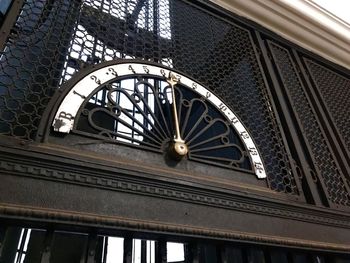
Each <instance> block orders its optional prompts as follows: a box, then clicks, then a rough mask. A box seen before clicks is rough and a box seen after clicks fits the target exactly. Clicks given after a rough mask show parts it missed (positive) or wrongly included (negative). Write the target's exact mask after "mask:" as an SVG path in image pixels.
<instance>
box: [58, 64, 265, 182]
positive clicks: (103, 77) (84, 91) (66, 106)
mask: <svg viewBox="0 0 350 263" xmlns="http://www.w3.org/2000/svg"><path fill="white" fill-rule="evenodd" d="M112 71H113V72H116V73H117V74H115V75H114V74H110V72H112ZM170 72H173V70H170V69H167V68H165V67H162V66H160V65H157V66H156V65H154V64H151V63H150V64H147V63H146V62H145V63H138V62H133V61H124V62H117V63H116V64H111V63H108V64H107V65H106V66H103V65H101V66H98V67H97V69H96V70H95V71H92V72H90V73H88V74H87V75H86V76H84V77H83V78H81V79H80V80H79V81H77V82H76V83H75V85H73V86H72V87H71V88H70V90H69V91H68V92H67V94H66V96H65V97H64V98H63V100H62V103H61V104H60V105H59V107H58V110H57V111H56V113H55V118H54V121H53V123H52V126H53V127H54V130H55V131H58V132H63V133H69V132H70V131H71V130H72V129H73V124H74V122H75V121H76V119H77V113H78V111H79V108H80V107H81V105H82V104H83V103H84V101H85V100H86V98H88V97H89V96H90V95H91V93H92V92H93V91H95V90H96V89H97V88H98V87H100V86H103V85H104V84H105V83H107V82H110V81H112V80H117V79H122V78H126V77H133V76H136V75H143V76H145V78H158V79H163V80H164V76H166V75H169V73H170ZM179 85H181V86H184V87H187V88H188V89H190V90H192V91H193V92H195V93H196V94H198V95H199V96H202V97H203V98H204V99H206V101H207V102H208V103H210V104H211V105H213V106H214V107H216V108H217V109H218V110H219V111H220V112H221V114H222V115H224V116H225V118H226V119H227V120H229V121H230V123H231V125H232V127H233V128H234V130H235V131H236V133H237V134H238V136H239V138H240V140H241V141H242V143H243V145H244V147H245V148H246V149H251V148H252V149H254V150H256V153H257V154H255V155H252V154H251V153H250V152H249V151H247V152H248V153H249V154H248V155H249V159H250V161H251V163H252V169H253V170H254V171H255V174H256V175H257V177H258V178H266V172H265V168H264V165H263V161H262V159H261V157H260V154H259V152H258V150H257V147H256V146H255V144H254V142H253V140H252V138H251V137H250V135H249V133H248V131H247V130H246V128H245V127H244V125H243V123H242V122H241V121H240V120H239V118H238V117H237V116H236V114H234V113H233V112H232V111H231V110H230V109H229V108H228V106H227V105H226V104H224V103H223V102H222V101H221V100H220V99H219V98H218V97H217V96H216V95H214V94H213V93H212V92H211V91H209V90H207V89H205V88H204V87H203V86H202V85H200V84H198V83H197V82H195V81H193V80H191V79H190V78H187V77H186V76H183V75H181V79H180V82H179ZM154 94H155V95H156V93H154ZM157 98H158V96H157ZM156 101H157V103H159V104H158V107H159V110H160V111H162V106H161V102H160V101H159V100H158V99H157V100H156ZM140 112H142V110H141V111H140ZM150 112H151V113H152V112H153V111H152V110H150ZM163 117H164V119H165V116H164V113H163ZM203 117H204V116H203ZM185 118H186V117H185ZM155 120H157V118H156V116H155ZM187 122H188V119H187ZM150 123H152V122H150ZM163 123H164V124H167V121H163ZM186 125H187V124H186ZM159 127H162V125H161V124H159ZM192 132H193V131H192ZM200 134H203V131H201V132H200ZM194 137H195V138H198V137H199V135H198V134H196V136H194ZM193 141H194V138H190V140H189V144H190V143H191V142H193ZM190 155H191V154H189V156H190ZM213 158H214V159H215V157H213Z"/></svg>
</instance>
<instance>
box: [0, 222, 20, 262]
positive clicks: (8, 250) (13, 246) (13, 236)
mask: <svg viewBox="0 0 350 263" xmlns="http://www.w3.org/2000/svg"><path fill="white" fill-rule="evenodd" d="M21 232H22V228H20V227H8V228H7V229H6V233H5V236H4V240H3V245H2V248H1V255H0V256H1V257H0V259H1V260H2V262H14V260H15V257H16V252H17V247H18V242H19V239H20V236H21Z"/></svg>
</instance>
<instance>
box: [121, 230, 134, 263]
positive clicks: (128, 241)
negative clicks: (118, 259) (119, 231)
mask: <svg viewBox="0 0 350 263" xmlns="http://www.w3.org/2000/svg"><path fill="white" fill-rule="evenodd" d="M132 250H133V249H132V238H131V237H130V236H126V237H124V253H123V263H131V262H132Z"/></svg>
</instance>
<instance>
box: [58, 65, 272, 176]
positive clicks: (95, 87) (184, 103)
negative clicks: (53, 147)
mask: <svg viewBox="0 0 350 263" xmlns="http://www.w3.org/2000/svg"><path fill="white" fill-rule="evenodd" d="M52 126H53V129H54V131H56V132H60V133H70V132H72V133H78V134H83V135H85V136H90V137H93V138H96V139H97V140H104V141H105V142H110V143H120V144H127V145H130V146H132V147H136V148H143V149H147V150H151V151H156V152H160V153H164V152H167V151H168V150H169V149H171V148H174V145H175V149H176V150H175V153H177V154H178V155H181V157H185V158H187V159H188V160H192V161H196V162H201V163H206V164H210V165H215V166H220V167H225V168H229V169H239V170H243V171H247V172H252V173H254V174H255V175H256V176H257V177H258V178H266V172H265V168H264V165H263V161H262V159H261V157H260V154H259V151H258V149H257V147H256V146H255V143H254V141H253V139H252V137H251V136H250V134H249V132H248V130H247V129H246V128H245V126H244V125H243V123H242V122H241V120H240V119H239V118H238V116H237V115H236V114H235V113H234V112H233V111H232V110H231V109H230V108H229V107H228V106H227V105H226V104H225V103H224V102H223V101H222V100H221V99H219V97H218V96H216V95H215V94H214V93H213V92H211V91H210V90H208V89H206V88H205V87H203V86H202V85H201V84H199V83H197V82H196V81H194V80H192V79H190V78H188V77H186V76H184V75H182V74H180V73H178V72H176V71H174V70H172V69H169V68H165V67H163V66H161V65H155V64H147V63H146V62H144V63H138V62H133V61H123V62H116V63H115V64H111V63H108V64H106V65H104V64H103V63H102V64H101V65H100V66H98V67H97V69H95V70H93V71H92V72H91V71H90V72H89V73H87V74H85V75H84V76H83V77H82V78H80V79H79V80H78V81H74V82H73V83H72V84H70V87H68V92H67V94H66V95H65V97H64V98H63V100H62V102H61V104H60V105H59V107H58V110H57V111H56V113H55V117H54V121H53V123H52Z"/></svg>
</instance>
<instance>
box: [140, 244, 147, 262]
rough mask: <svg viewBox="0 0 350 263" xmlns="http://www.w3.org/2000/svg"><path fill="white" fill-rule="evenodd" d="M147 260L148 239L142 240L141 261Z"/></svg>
mask: <svg viewBox="0 0 350 263" xmlns="http://www.w3.org/2000/svg"><path fill="white" fill-rule="evenodd" d="M146 262H147V240H141V263H146Z"/></svg>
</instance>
